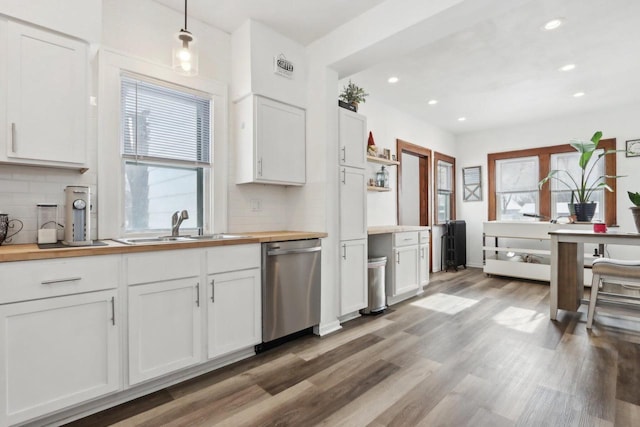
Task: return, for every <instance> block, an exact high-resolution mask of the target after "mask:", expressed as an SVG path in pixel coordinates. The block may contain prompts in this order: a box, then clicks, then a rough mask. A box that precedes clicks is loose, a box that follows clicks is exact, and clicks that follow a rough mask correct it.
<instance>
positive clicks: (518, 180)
mask: <svg viewBox="0 0 640 427" xmlns="http://www.w3.org/2000/svg"><path fill="white" fill-rule="evenodd" d="M538 174H539V172H538V158H537V157H520V158H515V159H508V160H498V161H496V178H497V179H496V192H498V193H513V192H529V191H532V192H533V191H535V192H537V191H538Z"/></svg>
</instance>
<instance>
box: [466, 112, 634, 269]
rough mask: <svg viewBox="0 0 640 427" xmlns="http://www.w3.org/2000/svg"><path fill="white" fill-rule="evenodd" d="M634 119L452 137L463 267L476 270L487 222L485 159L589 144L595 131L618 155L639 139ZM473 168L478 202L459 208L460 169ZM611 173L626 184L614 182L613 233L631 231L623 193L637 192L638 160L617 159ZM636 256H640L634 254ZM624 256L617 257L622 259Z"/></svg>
mask: <svg viewBox="0 0 640 427" xmlns="http://www.w3.org/2000/svg"><path fill="white" fill-rule="evenodd" d="M639 114H640V104H638V105H632V106H624V107H619V108H616V109H608V110H605V111H594V112H591V113H588V114H580V115H575V116H567V117H558V118H555V119H552V120H545V121H541V122H537V123H530V124H523V125H519V126H513V127H508V128H501V129H494V130H488V131H483V132H474V133H469V134H465V135H461V136H458V137H457V139H456V144H457V152H458V156H457V158H456V166H457V177H456V182H457V183H458V184H457V186H458V189H457V190H458V194H459V198H458V200H457V203H456V205H457V210H458V218H459V219H464V220H466V222H467V259H468V262H469V265H473V266H477V267H481V266H482V251H481V246H482V222H483V221H486V220H487V218H488V212H487V209H488V208H487V203H488V202H487V200H488V191H487V187H488V180H487V179H488V177H487V154H489V153H496V152H501V151H511V150H518V149H524V148H535V147H542V146H549V145H560V144H566V143H568V142H569V140H570V139H575V138H579V139H589V138H591V135H593V133H594V132H595V131H597V130H601V131H602V132H603V133H604V136H603V138H616V139H617V148H618V149H624V148H625V141H626V140H629V139H638V138H640V125H638V119H637V118H638V115H639ZM478 165H480V166H482V202H464V201H462V197H461V194H462V187H461V186H462V168H464V167H468V166H478ZM617 171H618V175H626V178H621V179H619V180H618V183H617V185H618V188H617V197H616V198H617V202H618V223H619V225H620V229H619V230H620V231H621V232H633V231H635V227H634V225H633V219H632V218H631V214H630V212H629V210H628V207H630V206H631V202H629V200H628V196H627V191H628V190H632V191H640V184H639V182H640V157H631V158H626V157H625V155H624V154H622V153H619V154H617ZM638 252H639V255H638V256H640V250H639V251H638ZM617 253H619V251H616V250H615V249H612V252H611V255H612V256H616V254H617ZM628 255H629V254H626V256H625V254H620V255H618V256H620V257H622V258H625V257H628Z"/></svg>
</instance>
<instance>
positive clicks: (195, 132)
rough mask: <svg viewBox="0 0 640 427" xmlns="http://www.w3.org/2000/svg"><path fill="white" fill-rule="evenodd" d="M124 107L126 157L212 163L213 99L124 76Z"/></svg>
mask: <svg viewBox="0 0 640 427" xmlns="http://www.w3.org/2000/svg"><path fill="white" fill-rule="evenodd" d="M121 104H122V105H121V107H122V108H121V114H122V120H121V123H122V153H123V156H124V157H126V158H134V159H136V160H159V161H163V160H172V161H175V162H179V163H188V164H190V165H194V164H195V165H199V164H210V163H211V155H210V151H211V150H210V147H211V124H210V121H211V100H210V99H207V98H205V97H201V96H197V95H195V94H193V93H190V92H186V91H180V90H177V89H173V88H169V87H166V86H161V85H158V84H153V83H150V82H147V81H143V80H138V79H135V78H132V77H130V76H124V75H123V76H122V85H121Z"/></svg>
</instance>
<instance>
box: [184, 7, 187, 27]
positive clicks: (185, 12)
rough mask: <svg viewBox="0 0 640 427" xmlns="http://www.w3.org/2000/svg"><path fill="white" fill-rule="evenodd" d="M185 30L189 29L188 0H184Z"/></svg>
mask: <svg viewBox="0 0 640 427" xmlns="http://www.w3.org/2000/svg"><path fill="white" fill-rule="evenodd" d="M184 30H185V31H187V0H184Z"/></svg>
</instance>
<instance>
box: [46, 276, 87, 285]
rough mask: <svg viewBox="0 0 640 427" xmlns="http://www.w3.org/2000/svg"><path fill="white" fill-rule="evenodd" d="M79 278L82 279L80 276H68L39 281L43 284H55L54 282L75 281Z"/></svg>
mask: <svg viewBox="0 0 640 427" xmlns="http://www.w3.org/2000/svg"><path fill="white" fill-rule="evenodd" d="M79 280H82V277H68V278H66V279H53V280H43V281H42V282H40V283H41V284H43V285H55V284H56V283H66V282H77V281H79Z"/></svg>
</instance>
